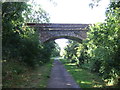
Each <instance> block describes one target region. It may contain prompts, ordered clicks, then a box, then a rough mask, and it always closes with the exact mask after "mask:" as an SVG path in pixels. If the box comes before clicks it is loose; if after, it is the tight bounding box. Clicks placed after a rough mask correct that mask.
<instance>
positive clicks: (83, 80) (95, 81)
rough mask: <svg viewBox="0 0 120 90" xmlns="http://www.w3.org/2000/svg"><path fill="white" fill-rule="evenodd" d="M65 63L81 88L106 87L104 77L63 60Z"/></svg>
mask: <svg viewBox="0 0 120 90" xmlns="http://www.w3.org/2000/svg"><path fill="white" fill-rule="evenodd" d="M61 61H62V63H64V65H65V68H66V69H67V71H68V72H70V74H71V75H72V76H73V78H74V79H75V81H76V83H77V84H78V85H79V86H80V88H84V89H86V88H103V87H106V85H105V84H106V83H105V82H104V81H103V80H102V77H100V76H97V75H96V74H93V73H91V72H90V71H88V70H85V69H82V68H78V67H77V66H76V65H75V64H74V63H70V62H66V60H64V59H61Z"/></svg>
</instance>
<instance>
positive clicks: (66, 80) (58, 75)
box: [47, 60, 80, 88]
mask: <svg viewBox="0 0 120 90" xmlns="http://www.w3.org/2000/svg"><path fill="white" fill-rule="evenodd" d="M53 65H54V66H53V68H52V71H51V75H50V79H49V81H48V86H47V88H80V87H79V86H78V85H77V84H76V82H75V81H74V80H73V78H72V76H71V75H70V74H69V73H68V72H67V71H66V69H65V68H64V66H63V65H62V63H61V62H60V61H59V60H54V63H53Z"/></svg>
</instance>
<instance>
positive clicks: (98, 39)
mask: <svg viewBox="0 0 120 90" xmlns="http://www.w3.org/2000/svg"><path fill="white" fill-rule="evenodd" d="M119 3H120V2H118V3H112V4H111V5H110V7H109V8H108V9H107V11H106V16H107V19H106V20H105V22H104V23H98V24H95V25H93V26H91V27H90V31H89V32H88V38H87V40H86V45H87V48H88V50H87V56H88V57H90V58H89V60H90V61H89V62H92V65H93V66H92V67H91V70H92V71H94V72H97V73H99V74H100V75H102V76H103V79H108V80H110V81H111V80H114V81H115V80H117V79H118V78H119V76H120V52H119V51H120V8H119V7H118V6H119ZM118 82H119V81H118Z"/></svg>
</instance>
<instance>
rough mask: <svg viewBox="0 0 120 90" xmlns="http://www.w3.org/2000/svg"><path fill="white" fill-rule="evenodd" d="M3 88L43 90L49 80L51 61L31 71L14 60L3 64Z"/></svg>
mask: <svg viewBox="0 0 120 90" xmlns="http://www.w3.org/2000/svg"><path fill="white" fill-rule="evenodd" d="M3 63H4V65H3V73H2V74H3V76H2V78H3V80H2V81H3V82H2V84H3V89H4V88H33V87H34V88H45V87H46V86H47V81H48V79H49V77H50V76H49V75H50V71H51V68H52V63H53V60H51V61H50V62H48V63H46V64H44V65H43V66H39V67H36V68H35V69H31V67H29V68H28V67H27V66H26V65H25V64H24V63H23V62H18V61H16V60H12V61H11V60H10V61H4V62H3Z"/></svg>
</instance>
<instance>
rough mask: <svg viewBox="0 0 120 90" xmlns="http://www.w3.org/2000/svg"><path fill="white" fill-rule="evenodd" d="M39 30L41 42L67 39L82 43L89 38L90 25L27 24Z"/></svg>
mask: <svg viewBox="0 0 120 90" xmlns="http://www.w3.org/2000/svg"><path fill="white" fill-rule="evenodd" d="M27 25H28V26H30V27H34V28H36V29H37V31H38V33H39V37H40V41H41V42H46V41H50V40H55V39H58V38H66V39H71V40H76V41H78V42H81V41H82V40H84V39H85V38H86V37H87V31H88V30H89V25H90V24H56V23H42V24H40V23H27Z"/></svg>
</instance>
